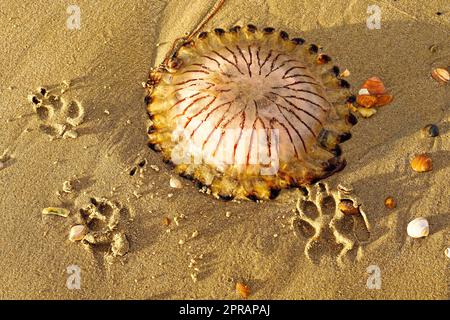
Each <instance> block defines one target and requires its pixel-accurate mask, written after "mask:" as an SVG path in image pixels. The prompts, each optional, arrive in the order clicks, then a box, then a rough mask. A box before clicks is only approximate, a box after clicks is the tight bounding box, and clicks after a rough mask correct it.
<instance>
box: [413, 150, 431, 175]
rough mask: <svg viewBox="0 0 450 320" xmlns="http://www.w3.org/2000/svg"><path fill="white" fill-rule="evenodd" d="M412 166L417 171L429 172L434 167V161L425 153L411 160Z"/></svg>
mask: <svg viewBox="0 0 450 320" xmlns="http://www.w3.org/2000/svg"><path fill="white" fill-rule="evenodd" d="M411 168H412V169H413V170H414V171H416V172H427V171H431V170H432V169H433V163H432V161H431V158H430V157H429V156H428V155H427V154H424V153H423V154H419V155H417V156H415V157H414V159H412V160H411Z"/></svg>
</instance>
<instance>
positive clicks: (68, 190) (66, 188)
mask: <svg viewBox="0 0 450 320" xmlns="http://www.w3.org/2000/svg"><path fill="white" fill-rule="evenodd" d="M62 190H63V191H64V192H65V193H72V192H73V186H72V183H71V182H70V181H68V180H67V181H64V182H63V187H62Z"/></svg>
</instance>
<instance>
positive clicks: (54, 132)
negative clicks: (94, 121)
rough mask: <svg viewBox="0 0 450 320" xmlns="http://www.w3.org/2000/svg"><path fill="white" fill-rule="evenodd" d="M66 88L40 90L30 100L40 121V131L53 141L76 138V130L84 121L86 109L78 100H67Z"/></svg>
mask: <svg viewBox="0 0 450 320" xmlns="http://www.w3.org/2000/svg"><path fill="white" fill-rule="evenodd" d="M64 92H65V91H64V88H60V89H52V90H49V89H46V88H39V89H38V90H37V91H36V92H34V93H33V94H31V95H30V96H29V97H28V99H29V101H30V102H31V104H32V106H33V110H34V112H35V113H36V116H37V119H38V121H39V130H40V131H41V132H43V133H44V134H47V135H49V136H50V137H51V138H52V139H59V138H64V139H67V138H76V137H78V132H77V131H76V128H77V127H78V126H79V125H80V124H82V123H83V121H84V115H85V113H84V108H83V106H82V105H81V104H80V103H79V102H78V101H76V100H66V99H65V98H64V97H63V96H62V95H63V94H64Z"/></svg>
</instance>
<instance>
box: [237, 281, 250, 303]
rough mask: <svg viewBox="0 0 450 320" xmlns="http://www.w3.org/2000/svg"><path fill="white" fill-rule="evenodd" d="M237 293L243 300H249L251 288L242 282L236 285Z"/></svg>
mask: <svg viewBox="0 0 450 320" xmlns="http://www.w3.org/2000/svg"><path fill="white" fill-rule="evenodd" d="M236 292H237V293H238V294H239V295H240V296H241V298H242V299H247V298H248V297H249V296H250V288H249V287H248V286H247V285H245V284H243V283H242V282H238V283H236Z"/></svg>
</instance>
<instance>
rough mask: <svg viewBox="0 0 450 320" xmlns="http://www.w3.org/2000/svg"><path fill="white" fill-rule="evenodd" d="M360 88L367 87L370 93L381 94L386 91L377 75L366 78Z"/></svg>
mask: <svg viewBox="0 0 450 320" xmlns="http://www.w3.org/2000/svg"><path fill="white" fill-rule="evenodd" d="M361 88H363V89H367V91H369V94H371V95H383V94H385V93H386V88H385V86H384V84H383V81H381V79H380V78H378V77H371V78H369V79H367V80H366V81H365V82H364V83H363V85H362V86H361Z"/></svg>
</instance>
